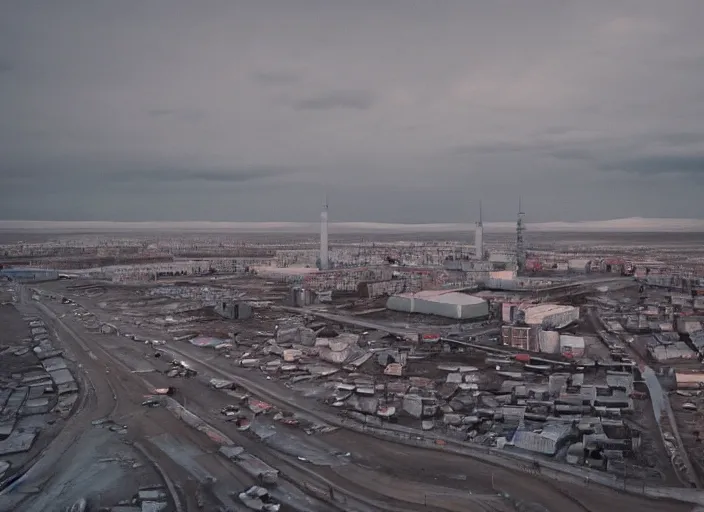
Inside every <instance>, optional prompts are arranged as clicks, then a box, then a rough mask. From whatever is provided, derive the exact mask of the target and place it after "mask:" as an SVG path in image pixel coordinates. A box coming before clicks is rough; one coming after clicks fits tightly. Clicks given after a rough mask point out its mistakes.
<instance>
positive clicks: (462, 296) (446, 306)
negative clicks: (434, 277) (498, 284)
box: [386, 290, 489, 320]
mask: <svg viewBox="0 0 704 512" xmlns="http://www.w3.org/2000/svg"><path fill="white" fill-rule="evenodd" d="M386 307H387V308H388V309H390V310H392V311H400V312H403V313H421V314H424V315H437V316H442V317H445V318H454V319H457V320H473V319H476V318H483V317H486V316H488V315H489V303H488V302H487V301H485V300H484V299H481V298H479V297H475V296H474V295H468V294H466V293H461V292H457V291H448V290H425V291H420V292H417V293H401V294H398V295H393V296H392V297H389V299H388V301H387V302H386Z"/></svg>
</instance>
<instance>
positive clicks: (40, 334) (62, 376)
mask: <svg viewBox="0 0 704 512" xmlns="http://www.w3.org/2000/svg"><path fill="white" fill-rule="evenodd" d="M27 322H28V324H29V330H30V333H31V335H30V337H29V338H26V339H24V340H22V344H21V345H10V346H7V345H4V346H3V348H2V349H0V350H1V351H0V359H2V361H3V364H2V368H1V369H0V457H3V458H7V460H0V478H1V477H2V475H3V474H4V473H5V472H6V471H7V470H8V469H10V468H11V467H12V466H14V465H21V464H22V460H23V459H22V458H18V457H21V456H22V454H24V453H25V452H28V451H29V450H30V449H31V448H32V446H33V445H34V442H35V440H36V438H37V437H38V436H39V435H40V433H41V432H42V430H44V429H46V428H48V427H49V423H51V422H50V417H51V416H52V415H54V416H55V417H63V418H65V417H67V416H68V415H69V413H70V412H71V410H72V408H73V406H74V404H75V402H76V400H77V399H78V385H77V384H76V381H75V380H74V378H73V375H72V374H71V371H70V370H69V369H68V366H67V363H66V361H65V360H64V358H63V356H62V351H61V350H59V349H57V348H55V346H54V344H53V342H52V340H51V339H50V336H49V333H48V331H47V329H46V326H45V325H44V323H43V322H42V321H41V320H38V319H36V318H34V317H31V318H27ZM3 341H7V340H3Z"/></svg>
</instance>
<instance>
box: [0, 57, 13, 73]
mask: <svg viewBox="0 0 704 512" xmlns="http://www.w3.org/2000/svg"><path fill="white" fill-rule="evenodd" d="M14 70H15V66H14V65H13V64H12V63H11V62H10V61H9V60H5V59H3V58H1V57H0V74H3V73H9V72H11V71H14Z"/></svg>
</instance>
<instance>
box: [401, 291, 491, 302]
mask: <svg viewBox="0 0 704 512" xmlns="http://www.w3.org/2000/svg"><path fill="white" fill-rule="evenodd" d="M398 296H399V297H403V298H406V299H421V300H427V301H430V302H442V303H445V304H457V305H461V306H469V305H473V304H483V303H485V302H486V301H485V300H484V299H482V298H480V297H476V296H474V295H468V294H466V293H460V292H455V291H447V290H423V291H420V292H417V293H400V294H399V295H398Z"/></svg>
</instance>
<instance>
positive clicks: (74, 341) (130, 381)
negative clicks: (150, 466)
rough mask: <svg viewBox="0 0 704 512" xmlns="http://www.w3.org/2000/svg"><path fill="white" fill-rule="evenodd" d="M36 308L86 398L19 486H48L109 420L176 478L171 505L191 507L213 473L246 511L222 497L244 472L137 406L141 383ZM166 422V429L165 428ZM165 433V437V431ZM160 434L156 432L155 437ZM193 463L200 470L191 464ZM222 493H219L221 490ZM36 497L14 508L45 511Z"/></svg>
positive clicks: (167, 417)
mask: <svg viewBox="0 0 704 512" xmlns="http://www.w3.org/2000/svg"><path fill="white" fill-rule="evenodd" d="M37 307H38V313H39V314H40V315H41V316H42V317H43V318H44V320H45V322H46V323H47V325H48V326H50V327H51V328H52V329H54V330H55V331H56V333H57V334H58V335H59V337H60V339H61V342H62V343H63V344H64V346H65V347H66V348H68V349H69V350H70V351H71V353H72V354H73V356H74V358H75V359H76V361H77V362H78V363H79V364H80V365H82V368H83V370H84V371H85V375H86V379H87V382H88V389H87V401H86V404H85V406H84V407H83V408H82V409H80V410H79V412H78V413H77V414H76V415H75V416H74V417H73V418H72V419H71V421H70V422H69V424H68V425H67V427H66V428H65V429H64V430H62V432H61V434H60V435H59V437H58V438H57V439H56V440H55V441H54V443H53V444H52V448H54V447H56V448H58V449H52V450H49V451H47V454H46V456H45V457H43V458H42V459H41V460H40V461H39V462H38V463H37V464H36V465H35V466H34V467H33V468H32V469H31V470H30V471H29V472H28V473H27V475H26V477H25V478H24V479H23V481H22V484H21V485H22V486H23V487H26V488H31V487H39V488H43V487H44V486H48V485H51V480H52V478H55V477H56V475H58V474H60V473H61V472H62V471H63V470H67V468H68V467H69V466H70V465H71V464H72V462H73V461H72V460H70V458H64V457H62V455H63V454H64V453H66V451H67V450H69V449H71V448H72V447H74V446H77V449H80V443H81V439H82V434H83V433H84V432H86V431H89V430H90V429H92V428H94V427H93V426H92V424H91V422H92V421H93V420H101V419H110V420H113V421H114V422H115V423H117V424H119V425H124V426H126V427H127V434H126V436H125V438H126V440H127V441H128V442H139V443H140V445H141V446H142V447H143V449H144V450H145V452H146V453H147V454H148V455H149V456H150V457H151V458H153V460H155V461H156V462H157V464H158V465H159V467H160V468H161V469H162V470H163V471H164V473H165V474H164V476H165V479H166V480H167V482H165V483H168V484H169V485H173V483H172V482H176V485H178V486H179V488H180V489H181V492H180V496H178V495H177V496H176V497H175V503H176V505H177V506H176V507H175V508H176V510H195V509H196V508H197V505H198V503H197V500H196V499H195V496H196V494H197V493H198V492H200V491H199V489H200V488H201V487H202V483H201V482H199V481H198V478H197V477H198V476H201V477H205V476H213V477H215V478H216V479H218V481H219V482H229V483H228V488H227V489H225V488H223V489H217V488H216V489H214V491H213V492H215V493H217V492H218V491H220V494H222V496H221V497H224V498H225V500H224V501H225V503H227V504H228V505H231V506H234V507H236V508H235V510H245V508H244V507H243V506H242V505H241V504H237V503H233V502H232V500H231V499H230V498H228V497H227V491H229V490H230V489H231V488H232V487H234V488H235V489H237V488H243V487H244V486H245V485H251V483H252V482H251V479H249V478H243V475H237V474H233V473H235V472H234V471H233V468H230V467H228V466H231V465H229V464H225V462H224V461H223V460H222V459H221V457H219V456H216V455H213V454H214V453H215V451H216V450H217V446H215V445H214V443H212V442H211V441H209V440H208V439H207V438H206V437H205V436H202V435H200V434H198V435H196V433H195V432H194V431H193V430H192V429H190V428H188V427H187V426H186V425H183V424H181V423H180V422H177V421H174V418H173V416H172V415H171V414H170V413H169V412H168V411H166V410H163V409H147V408H144V407H142V406H141V402H142V401H143V399H144V398H143V397H144V395H145V391H146V388H145V385H144V383H142V382H139V380H137V379H136V378H135V376H134V375H133V374H132V373H131V372H130V370H129V369H128V368H124V367H121V366H120V365H119V364H115V362H114V360H113V359H112V358H110V356H109V355H108V354H106V353H105V351H104V350H102V349H101V347H100V346H96V345H91V346H89V345H87V344H86V342H85V340H83V339H82V338H81V336H80V335H79V334H77V333H76V332H75V331H74V330H73V329H71V328H70V327H68V326H67V325H66V324H65V323H64V322H63V321H62V320H61V319H59V318H58V317H57V316H56V315H55V314H54V313H53V311H51V309H49V308H46V307H44V306H43V305H41V304H37ZM165 426H168V428H165ZM165 434H166V435H168V436H169V437H168V438H165V437H164V436H165ZM160 436H161V437H160ZM152 439H166V440H167V441H170V440H172V439H177V440H178V443H177V444H176V443H175V442H174V444H175V446H176V447H177V448H181V449H183V450H188V449H190V451H191V453H194V454H198V455H197V459H198V460H197V464H193V465H191V466H189V465H188V464H185V463H183V461H180V462H181V463H179V461H175V460H174V458H173V457H171V456H169V455H167V454H166V453H165V452H164V451H163V449H159V447H158V446H157V445H156V444H155V443H153V442H150V440H152ZM196 465H197V466H198V469H199V471H200V474H198V473H197V472H196V471H195V470H194V468H195V467H196ZM223 493H224V494H223ZM37 501H41V495H40V496H39V497H36V498H33V499H28V500H26V501H25V502H23V503H22V504H21V506H18V507H17V508H16V509H15V510H17V511H18V512H21V511H35V510H37V511H38V510H46V508H43V509H41V508H37V505H36V502H37Z"/></svg>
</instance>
